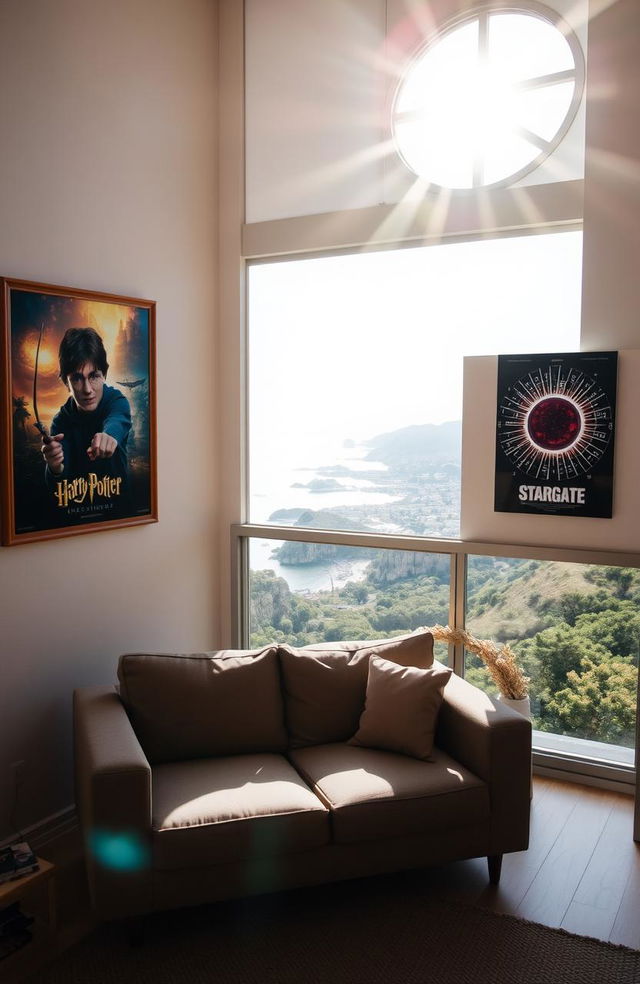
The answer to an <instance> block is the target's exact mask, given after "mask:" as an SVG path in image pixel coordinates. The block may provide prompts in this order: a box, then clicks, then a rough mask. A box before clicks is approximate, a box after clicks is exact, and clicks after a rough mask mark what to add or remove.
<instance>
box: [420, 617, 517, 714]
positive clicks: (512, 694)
mask: <svg viewBox="0 0 640 984" xmlns="http://www.w3.org/2000/svg"><path fill="white" fill-rule="evenodd" d="M427 631H429V632H431V634H432V635H433V638H434V639H435V640H436V641H438V642H452V643H453V644H454V645H462V646H464V648H465V649H468V650H469V651H470V652H472V653H476V655H478V656H479V657H480V659H481V660H482V661H483V663H484V664H485V665H486V667H487V669H488V670H489V673H490V674H491V677H492V679H493V682H494V683H495V684H496V686H497V688H498V690H499V691H500V693H501V694H502V696H503V697H509V698H510V699H511V700H522V699H523V698H524V697H527V696H528V694H529V677H526V676H525V675H524V673H523V672H522V670H521V669H520V667H519V666H518V664H517V662H516V654H515V653H514V651H513V649H512V648H511V646H507V645H504V646H499V645H498V644H497V643H495V642H492V641H491V640H490V639H476V637H475V636H472V635H471V633H470V632H467V631H466V630H465V629H452V628H451V627H450V626H449V625H434V626H432V627H430V628H429V629H428V630H427Z"/></svg>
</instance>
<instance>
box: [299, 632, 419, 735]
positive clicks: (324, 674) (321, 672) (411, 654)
mask: <svg viewBox="0 0 640 984" xmlns="http://www.w3.org/2000/svg"><path fill="white" fill-rule="evenodd" d="M334 645H335V646H336V649H335V650H334V651H331V650H329V649H327V648H325V646H326V644H322V645H320V646H319V647H317V648H316V647H314V646H307V647H305V648H304V649H293V648H291V647H290V646H281V647H280V667H281V670H282V680H283V689H284V701H285V712H286V720H287V728H288V731H289V741H290V744H291V746H292V747H293V748H303V747H305V746H308V745H325V744H327V743H329V742H334V741H346V740H347V738H350V737H351V735H352V734H353V733H354V731H355V730H356V728H357V727H358V721H359V720H360V715H361V714H362V711H363V708H364V699H365V693H366V689H367V673H368V669H369V659H370V657H371V655H372V654H373V653H376V654H377V653H380V654H381V655H383V656H384V657H385V659H387V660H391V661H393V662H394V663H399V664H402V665H403V666H422V667H428V666H431V665H432V663H433V636H432V635H431V633H430V632H419V633H416V634H415V635H409V636H403V637H400V638H396V639H389V640H386V641H382V642H381V643H380V644H379V645H376V646H374V647H372V645H371V643H370V642H353V643H347V642H343V643H334ZM347 647H348V648H347Z"/></svg>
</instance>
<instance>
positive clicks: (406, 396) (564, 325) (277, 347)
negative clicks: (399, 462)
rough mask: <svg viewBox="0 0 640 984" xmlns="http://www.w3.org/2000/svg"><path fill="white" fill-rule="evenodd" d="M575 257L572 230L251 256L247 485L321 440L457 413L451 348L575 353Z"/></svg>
mask: <svg viewBox="0 0 640 984" xmlns="http://www.w3.org/2000/svg"><path fill="white" fill-rule="evenodd" d="M581 266H582V234H581V233H580V232H574V231H570V232H561V233H551V234H544V235H530V236H517V237H510V238H502V239H491V240H489V239H487V240H479V241H475V242H465V243H463V242H459V243H448V244H445V245H432V246H423V247H415V248H408V249H395V250H384V251H374V252H364V253H355V254H348V255H341V256H331V257H323V258H315V257H314V258H306V259H302V260H291V261H284V262H276V263H274V262H269V263H259V264H255V265H253V266H251V268H250V271H249V353H250V355H249V405H250V447H251V473H252V482H253V484H254V486H255V483H259V482H260V481H261V480H262V479H261V476H262V475H264V477H265V479H266V477H267V474H268V472H269V471H270V470H271V471H273V468H274V463H275V462H277V461H278V460H280V459H281V458H282V460H283V461H284V460H290V459H299V460H301V461H302V460H303V459H304V458H305V455H306V453H307V452H309V454H312V453H313V451H314V449H315V448H316V447H320V446H325V445H327V446H328V445H329V444H330V443H331V442H332V441H340V442H342V441H343V440H344V439H347V438H350V439H352V440H355V441H356V442H361V441H366V440H367V439H369V438H371V437H373V436H374V435H376V434H379V433H384V432H386V431H391V430H395V429H397V428H401V427H406V426H409V425H412V424H425V423H432V424H439V423H443V422H444V421H448V420H460V419H461V416H462V366H463V357H464V356H465V355H494V354H499V353H503V354H510V353H516V352H570V351H577V350H579V348H580V301H581V278H582V269H581ZM489 398H491V399H493V398H494V396H493V394H490V395H489ZM322 463H329V462H322ZM272 478H273V476H272V475H271V477H270V480H271V479H272Z"/></svg>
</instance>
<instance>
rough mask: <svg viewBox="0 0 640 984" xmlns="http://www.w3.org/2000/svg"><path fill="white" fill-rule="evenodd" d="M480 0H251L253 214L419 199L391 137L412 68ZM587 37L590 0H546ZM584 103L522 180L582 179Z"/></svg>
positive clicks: (252, 217) (251, 217)
mask: <svg viewBox="0 0 640 984" xmlns="http://www.w3.org/2000/svg"><path fill="white" fill-rule="evenodd" d="M472 3H473V0H428V2H423V0H419V2H415V0H324V2H322V3H318V0H245V11H246V17H245V25H246V27H245V37H246V44H245V55H246V186H247V208H246V220H247V222H262V221H266V220H270V219H282V218H290V217H292V216H300V215H305V214H319V213H324V212H338V211H341V210H343V209H357V208H365V207H367V206H372V205H378V204H381V203H392V204H395V203H396V202H399V201H401V200H403V199H406V197H407V196H410V197H411V199H412V200H415V199H416V195H417V196H422V194H423V191H422V189H421V186H420V185H419V184H418V185H415V187H414V184H415V177H414V175H413V174H412V173H411V172H410V171H409V170H408V169H407V167H406V166H405V165H404V164H403V163H402V162H401V161H400V158H399V157H398V155H397V153H396V151H395V148H394V146H393V144H392V142H391V130H390V126H389V116H390V112H391V106H392V101H393V97H394V94H395V91H396V88H397V85H398V83H399V81H400V79H401V77H402V75H403V73H404V72H405V71H406V68H407V65H408V64H409V63H410V61H411V59H412V58H413V57H414V55H415V54H416V52H417V51H419V50H420V49H422V47H423V46H424V45H425V43H426V42H427V41H429V40H430V39H431V38H432V37H433V36H434V35H435V33H436V32H437V31H438V30H439V29H441V26H442V25H443V24H446V23H448V22H450V21H451V19H452V18H454V17H455V16H459V15H460V12H461V11H465V10H466V9H467V8H468V7H469V6H471V5H472ZM546 6H548V7H551V8H553V9H554V10H555V11H557V12H558V13H559V14H561V15H562V17H563V18H564V19H565V21H566V23H568V24H569V26H570V27H571V28H572V30H573V31H574V32H575V33H576V34H577V36H578V38H579V40H580V43H581V44H582V46H583V47H585V48H586V43H587V33H588V32H587V0H547V3H546ZM583 146H584V110H583V108H581V109H580V110H579V112H578V114H577V117H576V119H575V120H574V122H573V124H572V126H571V128H570V130H569V133H568V134H567V135H566V136H565V138H564V140H563V141H562V144H561V146H560V147H559V148H558V149H557V151H556V152H555V153H554V154H553V159H552V160H550V161H549V162H546V163H545V164H543V165H542V166H541V167H538V168H536V170H535V171H534V172H532V173H531V174H529V175H527V176H526V177H525V178H524V179H522V180H521V181H520V182H518V185H519V186H524V185H537V184H542V183H548V182H554V181H558V180H560V179H561V180H564V181H569V180H573V179H578V178H581V177H582V155H581V152H580V148H582V147H583Z"/></svg>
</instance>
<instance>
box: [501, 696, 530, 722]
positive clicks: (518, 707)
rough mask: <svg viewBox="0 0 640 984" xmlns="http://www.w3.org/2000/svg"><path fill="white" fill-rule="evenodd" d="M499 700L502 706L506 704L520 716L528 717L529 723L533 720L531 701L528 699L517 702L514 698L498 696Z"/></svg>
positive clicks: (522, 698)
mask: <svg viewBox="0 0 640 984" xmlns="http://www.w3.org/2000/svg"><path fill="white" fill-rule="evenodd" d="M498 700H499V701H500V703H501V704H506V705H507V707H512V708H513V710H514V711H517V712H518V714H522V716H523V717H526V718H527V720H528V721H530V720H531V700H530V698H529V697H528V696H527V697H521V698H520V699H519V700H516V699H515V698H514V697H505V696H504V694H498Z"/></svg>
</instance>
